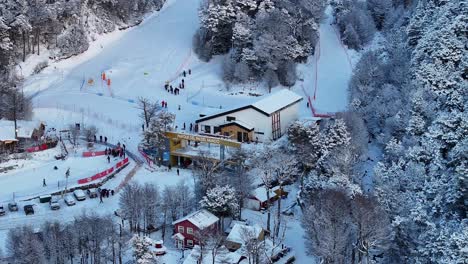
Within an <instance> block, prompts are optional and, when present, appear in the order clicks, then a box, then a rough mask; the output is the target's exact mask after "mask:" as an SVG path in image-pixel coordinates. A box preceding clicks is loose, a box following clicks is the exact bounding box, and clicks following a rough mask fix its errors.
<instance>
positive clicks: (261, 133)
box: [255, 132, 265, 135]
mask: <svg viewBox="0 0 468 264" xmlns="http://www.w3.org/2000/svg"><path fill="white" fill-rule="evenodd" d="M255 134H259V135H265V133H263V132H255Z"/></svg>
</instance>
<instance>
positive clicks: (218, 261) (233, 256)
mask: <svg viewBox="0 0 468 264" xmlns="http://www.w3.org/2000/svg"><path fill="white" fill-rule="evenodd" d="M199 259H200V246H198V245H195V246H194V247H193V249H192V250H191V251H190V254H189V255H188V256H187V257H186V258H185V260H184V262H183V264H212V263H215V264H224V263H233V264H237V263H239V264H247V263H248V260H247V259H245V258H244V257H243V256H242V254H239V253H238V252H237V251H236V252H230V251H229V250H228V249H227V248H226V247H225V246H221V247H219V249H218V254H217V255H216V256H215V260H214V261H213V256H212V255H211V254H204V255H203V259H202V260H201V262H200V261H199ZM241 259H242V260H241Z"/></svg>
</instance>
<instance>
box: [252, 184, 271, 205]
mask: <svg viewBox="0 0 468 264" xmlns="http://www.w3.org/2000/svg"><path fill="white" fill-rule="evenodd" d="M251 194H252V196H253V197H255V198H256V199H257V200H259V201H260V202H262V203H263V202H266V201H267V200H268V199H267V192H266V188H265V187H264V186H262V187H258V188H257V189H255V190H253V191H252V193H251ZM275 196H276V193H274V192H273V190H272V189H270V199H271V198H272V197H275Z"/></svg>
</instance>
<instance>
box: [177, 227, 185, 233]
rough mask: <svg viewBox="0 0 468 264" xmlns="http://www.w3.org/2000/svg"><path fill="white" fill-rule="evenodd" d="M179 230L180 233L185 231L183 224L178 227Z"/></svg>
mask: <svg viewBox="0 0 468 264" xmlns="http://www.w3.org/2000/svg"><path fill="white" fill-rule="evenodd" d="M177 232H179V233H181V234H182V233H184V227H183V226H179V227H178V229H177Z"/></svg>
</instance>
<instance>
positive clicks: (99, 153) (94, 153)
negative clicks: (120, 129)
mask: <svg viewBox="0 0 468 264" xmlns="http://www.w3.org/2000/svg"><path fill="white" fill-rule="evenodd" d="M104 155H106V152H105V151H104V150H103V151H89V152H83V157H85V158H89V157H96V156H104Z"/></svg>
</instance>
